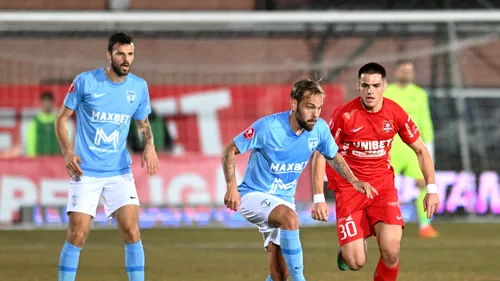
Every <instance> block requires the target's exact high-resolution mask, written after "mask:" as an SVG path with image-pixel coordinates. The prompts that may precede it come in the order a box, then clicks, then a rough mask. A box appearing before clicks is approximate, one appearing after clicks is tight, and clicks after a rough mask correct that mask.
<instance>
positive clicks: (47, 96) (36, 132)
mask: <svg viewBox="0 0 500 281" xmlns="http://www.w3.org/2000/svg"><path fill="white" fill-rule="evenodd" d="M40 102H41V107H40V112H39V113H38V114H37V115H36V116H35V117H34V118H33V119H32V120H31V121H30V123H29V125H28V132H27V135H26V153H27V155H28V156H29V157H36V156H40V155H60V154H61V150H60V148H59V144H58V142H57V139H56V134H55V129H54V121H55V120H56V116H57V114H56V112H55V111H54V95H53V94H52V93H51V92H43V93H42V94H41V96H40Z"/></svg>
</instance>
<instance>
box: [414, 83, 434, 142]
mask: <svg viewBox="0 0 500 281" xmlns="http://www.w3.org/2000/svg"><path fill="white" fill-rule="evenodd" d="M419 118H420V119H419V122H418V123H419V128H418V129H419V131H420V135H421V136H422V141H423V142H424V143H432V142H433V141H434V126H433V124H432V117H431V110H430V107H429V98H428V96H427V93H425V92H423V98H422V105H421V111H420V116H419Z"/></svg>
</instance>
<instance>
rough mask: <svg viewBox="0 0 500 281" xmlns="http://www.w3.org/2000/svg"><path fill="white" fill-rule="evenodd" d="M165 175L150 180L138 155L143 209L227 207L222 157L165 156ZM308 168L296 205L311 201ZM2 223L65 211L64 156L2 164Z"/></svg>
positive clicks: (239, 161) (240, 170) (242, 159)
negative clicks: (29, 211)
mask: <svg viewBox="0 0 500 281" xmlns="http://www.w3.org/2000/svg"><path fill="white" fill-rule="evenodd" d="M248 155H249V154H248V153H247V154H245V155H238V156H237V158H236V170H237V171H236V178H237V180H238V182H241V179H242V178H243V175H244V172H245V167H246V164H247V160H248ZM159 157H160V165H161V166H160V171H159V172H158V173H157V174H156V175H154V176H148V175H147V173H146V169H145V168H141V161H140V155H133V156H132V158H133V162H132V170H133V174H134V178H135V182H136V187H137V190H138V194H139V199H140V201H141V202H142V203H144V205H155V206H164V205H168V206H180V205H205V206H206V205H223V202H224V200H223V198H224V193H225V191H226V183H225V180H224V174H223V172H222V168H221V160H220V157H206V156H202V155H199V154H197V155H184V156H181V157H173V156H166V155H160V156H159ZM309 166H310V165H308V168H307V169H305V170H304V171H303V173H302V176H301V178H300V180H299V183H298V187H297V196H296V199H297V201H302V202H310V201H311V200H312V196H311V185H310V178H311V177H310V170H309ZM0 171H1V173H0V223H1V222H10V221H11V220H12V219H13V218H15V217H16V215H17V213H18V211H19V208H20V207H21V206H31V205H36V204H40V205H45V206H61V205H62V206H65V205H66V202H67V201H66V200H67V190H68V187H69V184H68V183H69V176H68V174H67V172H66V169H65V168H64V160H63V158H62V157H39V158H36V159H29V158H14V159H3V160H0Z"/></svg>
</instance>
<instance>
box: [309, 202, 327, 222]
mask: <svg viewBox="0 0 500 281" xmlns="http://www.w3.org/2000/svg"><path fill="white" fill-rule="evenodd" d="M329 215H330V210H329V209H328V205H327V204H326V202H318V203H314V205H313V208H312V211H311V217H312V218H313V219H315V220H317V221H328V216H329Z"/></svg>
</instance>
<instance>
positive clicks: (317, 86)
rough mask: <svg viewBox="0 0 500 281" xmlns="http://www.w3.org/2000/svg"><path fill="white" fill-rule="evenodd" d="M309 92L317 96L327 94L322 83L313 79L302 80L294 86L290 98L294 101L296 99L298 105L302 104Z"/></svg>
mask: <svg viewBox="0 0 500 281" xmlns="http://www.w3.org/2000/svg"><path fill="white" fill-rule="evenodd" d="M307 91H309V92H311V93H312V94H315V95H318V94H321V95H323V94H325V91H324V90H323V87H322V86H321V83H320V81H314V80H311V79H302V80H299V81H297V82H295V84H293V87H292V92H291V93H290V97H291V98H292V99H296V100H297V103H300V101H301V100H302V98H304V94H305V93H306V92H307Z"/></svg>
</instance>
